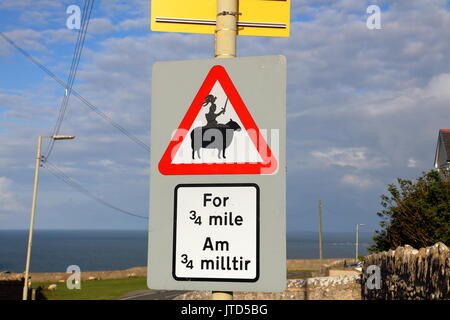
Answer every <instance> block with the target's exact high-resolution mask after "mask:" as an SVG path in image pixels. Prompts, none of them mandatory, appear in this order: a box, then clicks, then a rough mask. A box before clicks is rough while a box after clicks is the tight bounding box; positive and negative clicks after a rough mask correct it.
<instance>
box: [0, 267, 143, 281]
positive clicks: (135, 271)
mask: <svg viewBox="0 0 450 320" xmlns="http://www.w3.org/2000/svg"><path fill="white" fill-rule="evenodd" d="M70 275H71V274H70V273H65V272H56V273H30V278H31V282H55V283H56V282H58V281H62V280H67V278H68V277H69V276H70ZM146 276H147V268H146V267H136V268H131V269H127V270H117V271H86V272H83V271H82V272H81V280H82V281H85V280H89V279H96V280H104V279H124V278H131V277H146ZM18 277H19V278H20V277H24V274H23V273H9V274H7V273H6V274H1V273H0V280H11V279H16V278H18Z"/></svg>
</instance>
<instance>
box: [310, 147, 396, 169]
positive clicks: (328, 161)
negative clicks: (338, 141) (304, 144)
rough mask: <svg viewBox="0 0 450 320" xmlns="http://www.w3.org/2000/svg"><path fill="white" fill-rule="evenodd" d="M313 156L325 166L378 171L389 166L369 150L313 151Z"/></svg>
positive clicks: (332, 149)
mask: <svg viewBox="0 0 450 320" xmlns="http://www.w3.org/2000/svg"><path fill="white" fill-rule="evenodd" d="M311 155H312V156H313V157H314V158H315V159H316V160H318V161H320V163H321V164H322V165H324V166H332V165H334V166H339V167H353V168H355V169H378V168H382V167H385V166H386V165H387V164H388V163H387V161H386V160H385V159H384V158H382V157H379V156H375V155H372V154H371V153H370V152H369V151H368V149H367V148H329V149H327V150H324V151H312V152H311Z"/></svg>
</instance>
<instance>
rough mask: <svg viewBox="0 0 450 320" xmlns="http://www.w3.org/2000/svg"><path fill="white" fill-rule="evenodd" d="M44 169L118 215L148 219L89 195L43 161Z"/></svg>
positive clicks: (55, 167)
mask: <svg viewBox="0 0 450 320" xmlns="http://www.w3.org/2000/svg"><path fill="white" fill-rule="evenodd" d="M44 167H45V168H46V169H47V170H48V171H49V172H50V173H51V174H52V175H54V176H55V177H56V178H58V179H60V180H61V181H63V182H64V183H65V184H67V185H69V186H70V187H72V188H74V189H75V190H77V191H78V192H80V193H82V194H84V195H85V196H87V197H89V198H91V199H93V200H95V201H97V202H99V203H101V204H103V205H104V206H106V207H108V208H110V209H113V210H116V211H118V212H120V213H123V214H126V215H129V216H133V217H136V218H141V219H148V217H145V216H141V215H138V214H135V213H133V212H131V211H128V210H124V209H121V208H119V207H117V206H115V205H113V204H110V203H109V202H106V201H105V200H103V199H101V198H99V197H97V196H96V195H94V194H93V193H91V192H90V191H89V190H87V189H86V188H84V187H83V186H82V185H80V184H79V183H78V182H76V181H75V180H73V179H72V178H70V177H69V176H68V175H66V174H65V173H64V172H63V171H62V170H61V169H59V168H58V167H57V166H56V165H54V164H52V163H51V162H49V161H45V162H44Z"/></svg>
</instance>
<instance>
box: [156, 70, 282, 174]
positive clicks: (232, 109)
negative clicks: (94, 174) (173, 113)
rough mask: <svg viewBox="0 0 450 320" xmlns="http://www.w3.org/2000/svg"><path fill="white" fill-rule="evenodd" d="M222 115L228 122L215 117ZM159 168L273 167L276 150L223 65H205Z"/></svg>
mask: <svg viewBox="0 0 450 320" xmlns="http://www.w3.org/2000/svg"><path fill="white" fill-rule="evenodd" d="M218 108H219V109H220V110H218ZM222 115H226V116H227V118H226V119H229V120H228V121H227V122H226V123H218V122H217V120H216V119H217V118H219V117H221V116H222ZM158 168H159V171H160V172H161V173H162V174H167V175H174V174H178V175H184V174H196V175H197V174H272V173H273V172H275V170H276V169H277V161H276V159H275V156H274V155H273V154H272V151H271V150H270V148H269V147H268V146H267V143H266V141H265V139H264V137H263V136H262V134H261V131H260V130H259V128H258V126H257V125H256V123H255V121H254V120H253V118H252V116H251V114H250V113H249V111H248V109H247V107H246V106H245V103H244V102H243V101H242V98H241V97H240V95H239V92H238V91H237V89H236V87H235V86H234V84H233V82H232V80H231V79H230V77H229V76H228V74H227V72H226V70H225V68H224V67H222V66H220V65H216V66H214V67H212V68H211V70H210V71H209V73H208V75H207V76H206V79H205V80H204V81H203V84H202V85H201V87H200V90H199V91H198V92H197V94H196V96H195V98H194V100H193V102H192V104H191V106H190V107H189V109H188V110H187V112H186V115H185V116H184V117H183V120H182V121H181V123H180V125H179V126H178V129H177V131H176V132H175V134H174V136H173V137H172V139H171V141H170V144H169V146H168V147H167V149H166V152H165V153H164V155H163V156H162V158H161V161H160V162H159V165H158Z"/></svg>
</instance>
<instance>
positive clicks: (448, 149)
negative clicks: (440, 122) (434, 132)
mask: <svg viewBox="0 0 450 320" xmlns="http://www.w3.org/2000/svg"><path fill="white" fill-rule="evenodd" d="M434 167H435V168H436V169H437V171H438V172H439V173H440V174H441V175H442V176H443V177H444V178H446V179H449V178H450V129H441V130H439V136H438V141H437V147H436V154H435V156H434Z"/></svg>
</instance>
